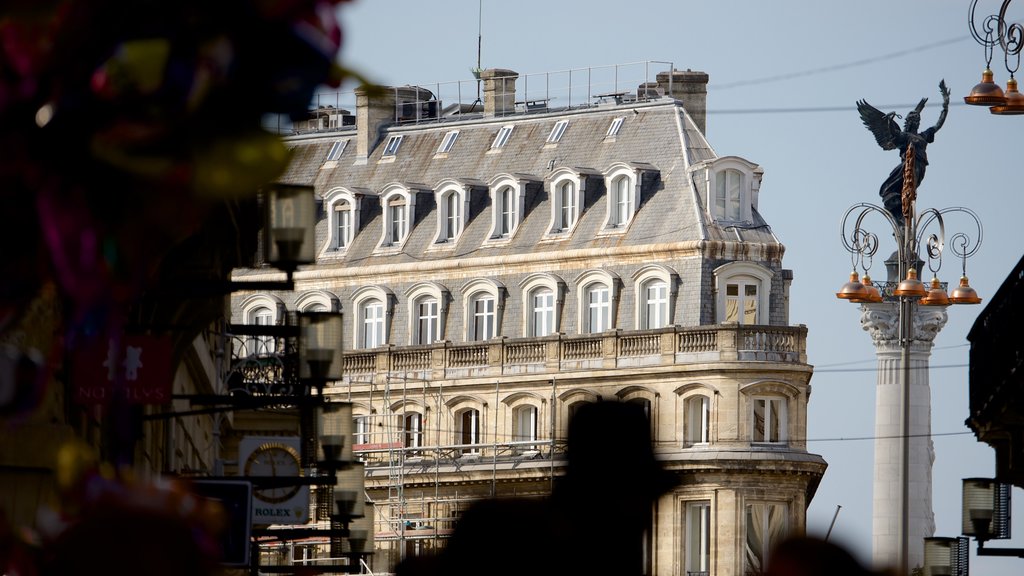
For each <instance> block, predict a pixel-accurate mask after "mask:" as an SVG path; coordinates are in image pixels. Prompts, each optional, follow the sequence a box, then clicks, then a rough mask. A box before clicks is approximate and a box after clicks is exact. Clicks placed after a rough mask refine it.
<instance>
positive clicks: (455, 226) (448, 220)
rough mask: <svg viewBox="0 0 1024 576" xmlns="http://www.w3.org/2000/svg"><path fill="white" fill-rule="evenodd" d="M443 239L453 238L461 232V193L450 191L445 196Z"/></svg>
mask: <svg viewBox="0 0 1024 576" xmlns="http://www.w3.org/2000/svg"><path fill="white" fill-rule="evenodd" d="M445 208H447V214H445V227H444V237H445V240H455V239H456V238H458V237H459V234H461V233H462V195H461V194H459V193H458V192H455V191H452V192H451V193H450V194H448V195H447V196H445Z"/></svg>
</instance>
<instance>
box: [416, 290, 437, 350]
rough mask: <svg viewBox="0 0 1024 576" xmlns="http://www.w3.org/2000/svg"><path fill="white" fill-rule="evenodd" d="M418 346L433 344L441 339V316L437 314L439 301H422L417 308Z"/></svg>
mask: <svg viewBox="0 0 1024 576" xmlns="http://www.w3.org/2000/svg"><path fill="white" fill-rule="evenodd" d="M417 317H418V321H417V330H416V337H417V340H416V343H417V344H433V343H434V342H437V340H438V339H439V338H440V334H439V333H438V332H439V330H438V328H439V325H440V316H438V313H437V300H434V299H427V300H421V301H420V303H419V305H418V306H417Z"/></svg>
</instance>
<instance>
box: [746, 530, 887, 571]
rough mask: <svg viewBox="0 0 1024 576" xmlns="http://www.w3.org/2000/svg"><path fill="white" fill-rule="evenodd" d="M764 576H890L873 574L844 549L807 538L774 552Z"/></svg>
mask: <svg viewBox="0 0 1024 576" xmlns="http://www.w3.org/2000/svg"><path fill="white" fill-rule="evenodd" d="M764 576H891V575H890V574H889V573H888V572H873V571H871V570H869V569H867V568H865V567H864V566H863V565H861V563H860V562H858V561H857V559H856V558H854V557H853V555H852V554H850V553H849V552H848V551H847V550H846V549H845V548H843V547H842V546H839V545H838V544H834V543H832V542H827V541H825V540H820V539H818V538H812V537H807V536H794V537H792V538H787V539H786V540H783V541H782V542H780V543H779V545H778V546H776V547H775V549H774V550H773V551H772V555H771V558H770V560H769V561H768V568H767V570H765V572H764Z"/></svg>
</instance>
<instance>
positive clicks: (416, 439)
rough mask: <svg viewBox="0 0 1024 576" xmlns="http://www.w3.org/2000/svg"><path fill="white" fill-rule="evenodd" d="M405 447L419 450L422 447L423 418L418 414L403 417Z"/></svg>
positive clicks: (412, 413)
mask: <svg viewBox="0 0 1024 576" xmlns="http://www.w3.org/2000/svg"><path fill="white" fill-rule="evenodd" d="M404 428H405V447H406V448H419V447H421V446H423V416H422V415H421V414H419V413H418V412H410V413H408V414H406V415H405V426H404Z"/></svg>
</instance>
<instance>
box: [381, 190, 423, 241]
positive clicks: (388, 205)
mask: <svg viewBox="0 0 1024 576" xmlns="http://www.w3.org/2000/svg"><path fill="white" fill-rule="evenodd" d="M380 202H381V212H382V216H383V219H382V221H383V230H381V239H380V243H379V244H378V247H380V248H401V246H402V245H403V244H404V243H405V241H406V240H408V238H409V231H410V228H411V222H412V221H413V219H414V216H415V207H416V195H415V194H414V193H413V192H411V191H410V190H409V189H407V188H406V187H405V186H403V185H401V184H397V183H396V184H391V185H389V186H387V187H386V188H385V189H384V191H383V192H382V193H381V197H380Z"/></svg>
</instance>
